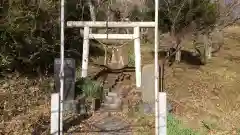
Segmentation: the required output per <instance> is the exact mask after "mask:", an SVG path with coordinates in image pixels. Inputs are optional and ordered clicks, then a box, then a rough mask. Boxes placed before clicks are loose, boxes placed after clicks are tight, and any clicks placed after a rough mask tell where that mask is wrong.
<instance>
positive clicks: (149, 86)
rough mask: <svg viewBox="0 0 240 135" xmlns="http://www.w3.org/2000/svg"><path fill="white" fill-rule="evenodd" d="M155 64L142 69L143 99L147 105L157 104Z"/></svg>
mask: <svg viewBox="0 0 240 135" xmlns="http://www.w3.org/2000/svg"><path fill="white" fill-rule="evenodd" d="M154 70H155V66H154V64H149V65H145V66H144V67H143V68H142V86H141V87H142V88H141V89H142V98H143V102H145V103H154V102H155V96H154V95H155V94H154V93H155V92H154V88H155V80H154Z"/></svg>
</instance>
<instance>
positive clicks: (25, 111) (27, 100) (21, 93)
mask: <svg viewBox="0 0 240 135" xmlns="http://www.w3.org/2000/svg"><path fill="white" fill-rule="evenodd" d="M0 86H1V87H0V92H1V95H2V97H3V100H1V108H2V110H1V112H0V113H1V125H2V127H3V129H2V130H1V133H2V134H8V135H19V134H26V135H27V134H35V133H40V134H41V133H44V132H45V134H48V133H47V132H48V131H47V129H48V128H49V126H48V125H49V120H50V111H49V110H50V105H49V102H50V93H51V90H52V79H49V78H44V79H43V80H39V79H28V78H27V77H19V76H17V75H14V76H9V77H6V78H4V79H2V80H1V85H0Z"/></svg>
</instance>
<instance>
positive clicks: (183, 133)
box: [167, 115, 200, 135]
mask: <svg viewBox="0 0 240 135" xmlns="http://www.w3.org/2000/svg"><path fill="white" fill-rule="evenodd" d="M167 134H168V135H200V133H198V132H196V131H194V130H193V129H190V128H184V127H183V126H182V124H181V122H180V121H179V120H176V118H174V117H173V116H172V115H168V118H167Z"/></svg>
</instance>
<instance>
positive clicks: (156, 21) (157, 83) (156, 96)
mask: <svg viewBox="0 0 240 135" xmlns="http://www.w3.org/2000/svg"><path fill="white" fill-rule="evenodd" d="M158 6H159V3H158V0H155V59H154V62H155V101H156V102H155V134H156V135H159V120H158V117H159V67H158V66H159V64H158Z"/></svg>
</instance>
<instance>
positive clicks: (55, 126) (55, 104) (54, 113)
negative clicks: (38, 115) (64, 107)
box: [50, 93, 60, 135]
mask: <svg viewBox="0 0 240 135" xmlns="http://www.w3.org/2000/svg"><path fill="white" fill-rule="evenodd" d="M59 97H60V96H59V93H53V94H52V95H51V130H50V134H51V135H59V134H60V131H59V129H60V127H59V120H60V117H59V116H60V115H59V112H60V104H59V103H60V99H59Z"/></svg>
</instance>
